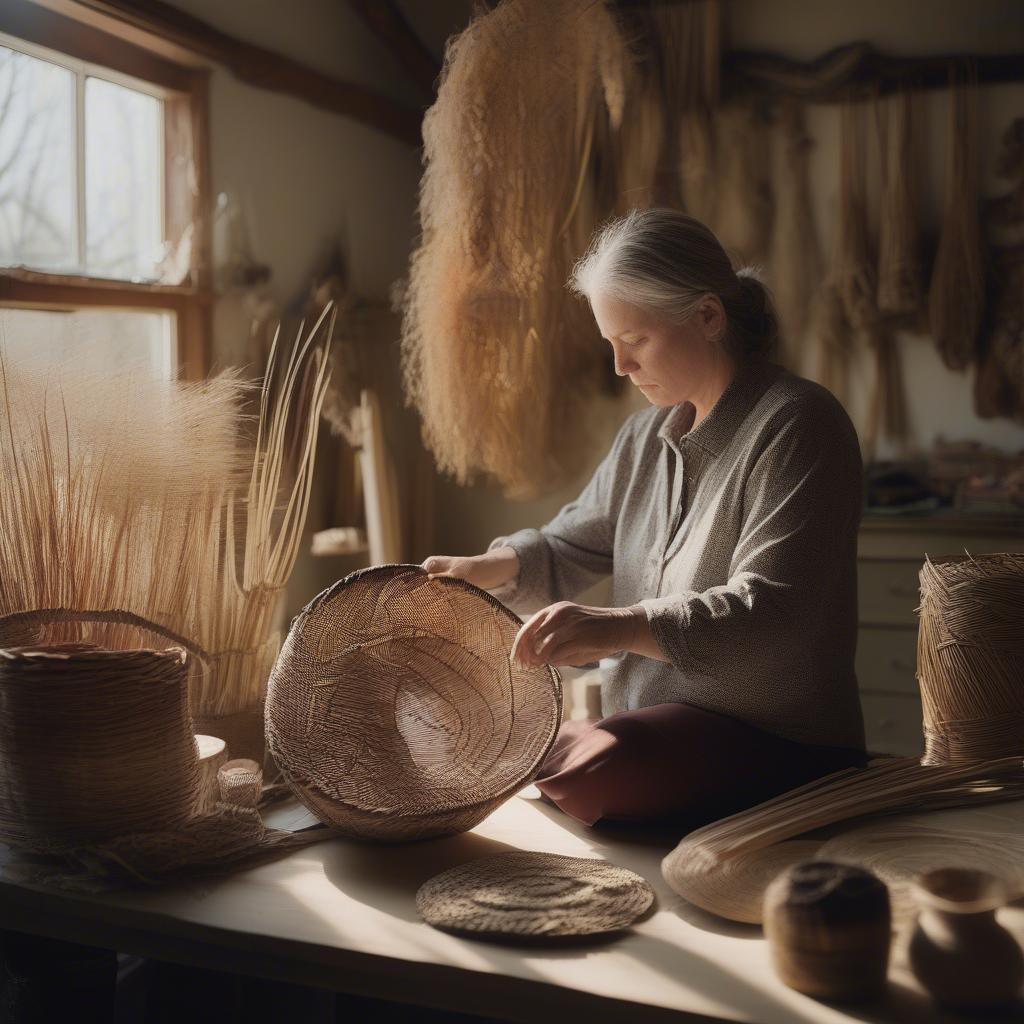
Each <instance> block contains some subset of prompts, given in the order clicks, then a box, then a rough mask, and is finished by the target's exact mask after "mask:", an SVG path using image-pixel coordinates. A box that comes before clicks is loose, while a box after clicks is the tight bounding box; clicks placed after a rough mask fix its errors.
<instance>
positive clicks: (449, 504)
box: [438, 0, 1024, 553]
mask: <svg viewBox="0 0 1024 1024" xmlns="http://www.w3.org/2000/svg"><path fill="white" fill-rule="evenodd" d="M724 10H725V34H726V36H727V38H728V43H727V45H729V46H731V47H734V48H737V49H751V50H764V51H775V52H778V53H782V54H786V55H788V56H791V57H794V58H798V59H802V60H806V59H810V58H813V57H816V56H819V55H820V54H822V53H824V52H826V51H827V50H829V49H831V48H833V47H835V46H838V45H841V44H844V43H849V42H853V41H856V40H867V41H869V42H871V43H873V44H874V45H875V46H877V47H878V48H879V49H880V50H882V51H885V52H890V53H894V54H928V53H939V52H962V51H976V52H1024V3H1021V2H1020V0H857V2H847V0H724ZM982 97H983V101H982V104H981V114H982V124H981V136H982V140H981V142H982V149H981V154H980V156H981V162H982V167H983V168H985V169H986V171H988V172H989V174H988V178H987V181H986V187H988V188H991V187H993V186H994V185H995V180H994V179H993V178H992V177H991V173H990V169H991V166H992V160H993V156H994V154H995V151H996V148H997V141H998V137H999V135H1000V133H1001V132H1002V130H1003V129H1004V128H1005V126H1006V125H1007V124H1008V122H1009V121H1010V120H1011V119H1012V118H1013V117H1017V116H1021V115H1022V114H1024V84H1012V85H1002V86H996V87H986V88H985V89H983V90H982ZM945 103H946V93H945V91H944V90H936V91H934V92H933V93H932V94H930V96H929V97H928V100H927V120H928V131H929V145H928V159H927V161H926V164H927V168H926V172H927V174H926V178H925V180H924V181H923V182H922V186H921V187H922V198H923V210H924V218H925V221H926V224H928V225H930V227H931V230H932V231H933V232H935V231H937V227H938V223H939V211H940V209H941V198H942V188H943V181H944V167H945V157H944V154H945V120H946V119H945V111H946V106H945ZM838 120H839V114H838V108H837V107H835V106H820V107H814V108H812V109H811V110H810V112H809V114H808V128H809V129H810V131H811V134H812V135H813V136H814V137H815V141H816V147H815V150H814V152H813V156H812V188H813V192H814V201H815V208H816V212H817V217H818V227H819V234H820V236H821V243H822V251H823V252H825V253H828V252H829V251H830V245H831V237H832V232H833V229H834V223H835V201H836V193H837V189H838V167H839V163H838ZM900 347H901V350H902V354H903V361H904V373H905V378H906V382H907V393H908V406H909V417H910V423H911V428H912V431H913V438H912V442H913V444H914V445H916V446H918V447H927V446H929V445H930V444H931V443H932V441H933V440H934V439H935V438H936V437H937V436H938V435H943V436H945V437H946V438H947V439H962V438H971V439H975V440H979V441H984V442H987V443H990V444H993V445H996V446H998V447H1000V448H1003V449H1006V450H1017V449H1021V448H1024V428H1022V427H1021V426H1020V425H1019V424H1016V423H1012V422H1010V421H1007V420H989V421H985V420H980V419H979V418H978V417H977V416H976V415H975V413H974V410H973V400H972V391H971V379H970V377H969V376H968V375H965V374H956V373H951V372H950V371H948V370H946V369H945V367H944V366H943V365H942V364H941V362H940V360H939V358H938V356H937V354H936V353H935V350H934V347H933V346H932V344H931V341H930V339H927V338H922V337H913V336H910V335H904V336H901V338H900ZM810 365H811V364H810V360H809V361H808V363H807V364H805V365H804V369H805V372H808V371H809V370H810ZM870 381H871V373H870V368H869V363H868V360H867V358H866V356H865V357H864V358H861V359H858V360H857V361H856V362H855V364H854V366H853V368H852V389H853V393H852V396H851V403H850V413H851V416H853V418H854V420H855V422H856V423H857V424H858V426H859V427H861V428H862V427H863V425H864V421H865V414H866V406H867V401H868V396H869V388H870ZM637 404H638V403H637V400H636V397H635V396H633V398H632V400H630V399H629V397H628V396H627V398H626V399H625V400H623V401H622V402H619V403H612V402H610V401H607V400H606V401H603V402H600V403H598V405H597V406H596V408H595V412H596V414H597V415H596V419H597V421H598V424H597V426H596V428H595V429H594V443H593V447H592V449H591V451H590V457H589V458H588V459H587V460H586V461H585V463H584V464H581V466H580V467H579V472H578V473H577V474H576V476H575V478H574V479H573V480H571V481H570V482H568V483H567V484H566V485H565V486H564V487H562V488H560V489H559V490H558V491H557V492H556V493H553V494H551V495H548V496H547V497H545V498H544V499H543V500H541V501H536V502H527V503H522V504H516V503H512V502H509V501H506V500H505V499H504V498H503V497H502V496H501V494H500V492H499V491H498V490H497V489H496V488H494V487H489V486H486V485H479V486H475V487H470V488H461V487H456V486H455V485H453V484H448V485H446V486H445V487H444V488H443V490H442V493H441V507H440V509H439V515H438V521H439V524H440V535H439V537H438V546H439V548H440V549H442V550H444V551H446V552H450V553H473V552H476V551H479V550H482V549H483V547H484V546H485V545H486V544H487V542H488V541H489V540H490V539H491V538H492V537H493V536H495V535H497V534H500V533H504V532H507V531H509V530H512V529H515V528H517V527H519V526H539V525H540V524H541V523H543V522H545V521H546V520H547V519H548V518H550V516H551V515H552V514H553V513H554V512H555V511H557V509H558V508H559V507H560V506H561V505H562V504H563V503H564V502H566V501H568V500H570V499H571V498H572V497H573V496H574V495H575V494H576V493H577V492H578V490H579V487H580V486H581V484H582V483H583V482H585V480H586V478H587V476H588V474H589V471H590V470H591V468H592V467H593V466H594V465H595V464H596V462H597V461H598V460H599V459H600V456H601V455H602V454H603V451H604V450H605V449H606V447H607V442H608V438H609V437H610V436H611V435H612V434H613V433H614V429H615V428H616V427H617V425H618V424H619V423H620V422H621V421H622V419H624V418H625V416H626V415H627V414H628V412H629V411H630V410H631V409H632V408H635V407H637ZM892 454H896V452H895V450H894V448H893V446H892V445H889V444H887V443H882V444H881V445H880V446H879V450H878V455H879V456H880V457H886V456H889V455H892Z"/></svg>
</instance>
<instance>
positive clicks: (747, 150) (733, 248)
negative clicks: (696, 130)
mask: <svg viewBox="0 0 1024 1024" xmlns="http://www.w3.org/2000/svg"><path fill="white" fill-rule="evenodd" d="M770 141H771V138H770V135H769V131H768V121H767V119H766V117H765V115H764V113H763V111H761V110H759V109H758V108H757V107H755V106H752V105H747V104H741V103H734V104H731V105H729V106H725V107H722V108H721V109H720V112H719V116H718V124H717V126H716V143H717V146H718V166H719V171H720V174H719V179H718V197H717V201H716V203H715V216H714V220H713V222H712V226H713V227H714V231H715V234H716V235H717V236H718V240H719V241H720V242H721V243H722V246H723V248H724V249H725V251H726V252H727V253H729V255H730V256H731V257H732V258H733V260H734V262H736V263H737V264H746V263H763V262H764V261H765V260H767V258H768V251H769V245H770V238H771V230H772V215H773V214H772V189H771V164H770V161H768V160H766V159H765V154H766V153H767V152H769V146H770Z"/></svg>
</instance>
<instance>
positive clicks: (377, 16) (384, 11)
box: [348, 0, 441, 97]
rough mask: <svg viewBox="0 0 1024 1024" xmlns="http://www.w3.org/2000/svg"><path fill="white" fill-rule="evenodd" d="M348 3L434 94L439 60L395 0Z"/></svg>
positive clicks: (426, 91) (411, 74)
mask: <svg viewBox="0 0 1024 1024" xmlns="http://www.w3.org/2000/svg"><path fill="white" fill-rule="evenodd" d="M348 3H349V6H350V7H351V8H352V9H353V10H354V11H355V12H356V14H358V15H359V17H360V18H362V19H363V21H364V22H366V24H367V25H368V26H369V28H370V31H372V32H373V34H374V35H375V36H377V38H378V39H380V40H381V41H382V42H383V43H384V45H385V46H387V48H388V49H389V50H390V51H391V53H392V54H394V56H395V58H396V59H397V60H398V63H399V64H401V65H402V68H403V69H404V70H405V72H406V73H407V74H408V75H409V77H410V78H411V79H412V80H413V81H414V82H415V83H416V84H417V85H418V86H419V87H420V89H421V90H423V92H424V94H425V95H427V96H430V97H433V95H434V90H435V88H436V83H437V79H438V76H439V75H440V74H441V64H440V62H439V61H438V60H437V58H436V57H435V56H434V55H433V54H432V53H431V52H430V50H428V49H427V47H426V46H425V45H424V44H423V42H422V41H421V40H420V37H419V36H418V35H416V33H415V32H414V31H413V29H412V27H411V26H410V25H409V22H408V21H406V19H405V15H403V14H402V11H401V9H400V8H399V7H398V4H396V3H395V0H348Z"/></svg>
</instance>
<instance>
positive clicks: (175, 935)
mask: <svg viewBox="0 0 1024 1024" xmlns="http://www.w3.org/2000/svg"><path fill="white" fill-rule="evenodd" d="M1000 806H1001V807H1005V808H1006V810H1007V814H1008V818H1007V820H1008V821H1009V820H1016V821H1017V822H1021V821H1024V804H1022V805H1020V806H1018V805H1000ZM989 810H995V808H989ZM671 845H672V844H671V840H670V839H669V838H668V837H666V838H665V840H664V841H660V842H659V841H657V840H652V839H650V838H649V837H648V838H645V839H642V840H639V839H635V838H634V839H633V840H632V841H631V840H630V839H629V838H628V837H623V835H622V834H611V833H605V832H603V831H595V830H591V829H586V828H583V827H582V826H578V825H575V824H574V823H573V822H571V821H570V820H569V819H568V818H566V817H565V816H564V815H562V814H561V813H560V812H558V811H557V810H555V809H553V808H551V807H549V806H547V805H545V804H541V803H540V802H538V801H536V800H531V799H527V798H525V797H522V796H520V797H516V798H513V799H512V800H510V801H509V802H508V803H507V804H505V805H504V806H503V807H502V808H500V809H499V810H498V811H496V812H495V813H494V814H493V815H492V816H491V817H490V818H488V819H487V821H485V822H484V823H483V824H482V825H480V826H479V827H478V828H476V829H475V830H474V831H473V832H472V833H469V834H467V835H462V836H455V837H452V838H448V839H442V840H433V841H430V842H426V843H418V844H412V845H408V846H370V845H362V844H359V843H354V842H347V841H338V840H334V841H330V842H325V843H322V844H320V845H317V846H313V847H309V848H306V849H304V850H300V851H297V852H295V853H292V854H290V855H289V856H287V857H285V858H283V859H281V860H279V861H276V862H274V863H271V864H265V865H262V866H260V867H258V868H254V869H251V870H248V871H243V872H239V873H237V874H235V875H232V876H229V877H225V878H222V879H214V880H209V879H207V880H204V881H202V882H192V883H189V884H183V885H176V886H174V887H170V888H165V889H160V890H154V891H144V892H137V891H136V892H130V893H118V894H105V895H102V896H79V895H68V894H64V893H57V892H53V891H39V890H34V889H29V888H26V887H24V886H21V885H17V884H13V883H11V882H9V881H8V882H2V883H0V926H2V927H4V928H8V929H11V930H15V931H22V932H28V933H32V934H38V935H46V936H50V937H56V938H63V939H67V940H69V941H72V942H82V943H86V944H90V945H95V946H106V947H109V948H113V949H117V950H120V951H122V952H132V953H139V954H143V955H146V956H152V957H156V958H160V959H164V960H171V961H177V962H180V963H186V964H194V965H199V966H204V967H210V968H216V969H223V970H227V971H234V972H239V973H243V974H251V975H256V976H261V977H271V978H277V979H281V980H287V981H293V982H300V983H304V984H308V985H314V986H319V987H322V988H329V989H333V990H336V991H340V992H347V993H352V994H356V995H364V996H374V997H379V998H385V999H391V1000H396V1001H403V1002H411V1003H415V1004H418V1005H424V1006H432V1007H436V1008H439V1009H442V1010H449V1011H462V1012H465V1013H476V1014H480V1015H482V1016H488V1017H498V1018H501V1019H507V1020H511V1021H524V1022H526V1021H528V1022H531V1024H532V1022H542V1021H560V1022H567V1021H572V1022H575V1021H592V1022H606V1021H629V1022H631V1024H641V1022H646V1021H670V1020H671V1021H744V1022H758V1024H802V1022H823V1024H831V1022H836V1024H838V1022H850V1021H899V1022H925V1021H928V1022H934V1021H940V1020H943V1019H945V1018H943V1017H942V1015H940V1014H939V1013H938V1012H937V1011H936V1010H935V1008H934V1007H933V1005H932V1003H931V1002H930V1001H929V1000H928V999H927V997H926V996H925V995H924V994H923V993H922V992H921V991H920V990H919V989H918V988H917V986H916V984H915V983H914V981H913V979H912V978H911V977H910V976H909V974H908V972H907V971H906V969H905V967H903V966H901V965H900V964H899V963H896V964H895V965H894V967H893V970H892V972H891V975H890V976H891V981H892V983H891V985H890V991H889V994H888V997H887V999H886V1000H885V1002H883V1003H881V1004H875V1005H872V1006H869V1007H862V1008H857V1009H851V1010H844V1009H842V1008H839V1007H835V1006H829V1005H825V1004H822V1003H819V1002H816V1001H814V1000H812V999H809V998H806V997H805V996H802V995H800V994H799V993H797V992H793V991H791V990H790V989H788V988H786V987H785V986H784V985H782V983H781V982H779V981H778V980H777V978H776V977H775V975H774V972H773V970H772V968H771V964H770V962H769V950H768V947H767V944H766V943H765V941H764V939H763V938H762V935H761V930H760V929H759V928H755V927H752V926H746V925H736V924H731V923H729V922H726V921H723V920H721V919H718V918H714V917H712V916H710V915H707V914H704V913H703V912H701V911H699V910H697V909H696V908H694V907H692V906H690V905H689V904H687V903H685V902H684V901H683V900H681V899H680V898H679V897H677V896H675V895H674V894H673V893H672V892H671V891H670V890H669V889H668V887H667V886H666V885H665V884H664V882H663V881H662V879H661V873H660V862H661V858H662V856H663V855H664V854H665V853H666V852H667V851H668V849H669V848H670V847H671ZM508 849H532V850H548V851H551V852H554V853H564V854H570V855H575V856H599V857H604V858H606V859H608V860H610V861H612V862H614V863H616V864H620V865H623V866H625V867H628V868H631V869H632V870H634V871H637V872H638V873H639V874H641V875H643V876H644V877H645V878H647V879H649V880H650V881H651V883H652V884H653V885H654V887H655V889H656V891H657V895H658V901H657V905H656V907H655V910H654V912H653V913H652V914H651V915H650V916H648V917H647V918H646V919H645V920H643V921H642V922H640V923H639V924H638V925H637V926H636V927H635V928H634V929H633V930H632V931H631V932H629V933H627V934H626V935H624V936H622V937H620V938H617V939H615V940H614V941H611V942H604V943H600V944H591V945H589V946H581V947H574V948H556V949H550V948H549V949H536V948H533V949H531V948H513V947H508V946H501V945H496V944H493V943H485V942H478V941H468V940H465V939H460V938H456V937H454V936H451V935H446V934H444V933H442V932H438V931H435V930H434V929H432V928H430V927H428V926H427V925H425V924H423V923H422V922H421V921H420V920H419V919H418V917H417V914H416V908H415V904H414V895H415V892H416V889H417V887H418V886H419V885H420V883H421V882H423V881H425V880H426V879H427V878H429V877H430V876H431V875H433V874H435V873H437V872H438V871H442V870H444V869H445V868H447V867H451V866H453V865H455V864H458V863H462V862H464V861H466V860H471V859H473V858H476V857H481V856H485V855H487V854H490V853H497V852H499V851H502V850H508ZM1001 913H1002V915H1003V920H1004V923H1006V924H1008V926H1010V927H1011V928H1013V929H1015V930H1016V931H1017V932H1018V935H1019V937H1021V938H1024V910H1019V909H1014V908H1008V909H1006V910H1004V911H1002V912H1001ZM949 1019H950V1020H951V1021H952V1020H957V1021H960V1022H961V1024H962V1022H963V1020H964V1018H962V1017H961V1018H953V1017H951V1018H949ZM999 1019H1004V1020H1010V1019H1012V1020H1020V1019H1021V1017H1020V1016H1004V1017H1003V1018H990V1020H999Z"/></svg>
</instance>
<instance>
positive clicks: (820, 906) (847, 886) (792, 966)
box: [764, 861, 891, 1002]
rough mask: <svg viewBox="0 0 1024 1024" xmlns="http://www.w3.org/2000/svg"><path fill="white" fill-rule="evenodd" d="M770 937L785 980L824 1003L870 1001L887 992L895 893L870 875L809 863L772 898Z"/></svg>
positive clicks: (791, 871) (783, 879) (774, 886)
mask: <svg viewBox="0 0 1024 1024" xmlns="http://www.w3.org/2000/svg"><path fill="white" fill-rule="evenodd" d="M764 930H765V935H766V937H767V938H768V942H769V944H770V946H771V950H772V961H773V963H774V965H775V970H776V972H777V973H778V975H779V977H780V978H781V979H782V980H783V981H784V982H785V983H786V984H787V985H788V986H789V987H790V988H793V989H796V990H797V991H798V992H803V993H804V994H805V995H809V996H814V997H815V998H817V999H832V1000H836V1001H838V1002H863V1001H867V1000H869V999H873V998H875V997H877V996H879V995H880V994H881V993H882V991H883V990H884V988H885V978H886V972H887V970H888V966H889V943H890V938H891V912H890V909H889V891H888V889H887V888H886V886H885V883H884V882H882V881H881V880H880V879H879V878H878V877H877V876H875V875H873V874H872V873H871V872H870V871H865V870H864V869H863V868H858V867H854V866H852V865H849V864H834V863H832V862H830V861H804V862H802V863H800V864H795V865H793V866H792V867H790V868H787V869H786V870H785V871H783V872H782V873H781V874H780V875H779V876H778V877H777V878H776V879H775V880H774V881H773V882H772V883H771V885H769V886H768V889H767V890H766V891H765V897H764Z"/></svg>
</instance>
